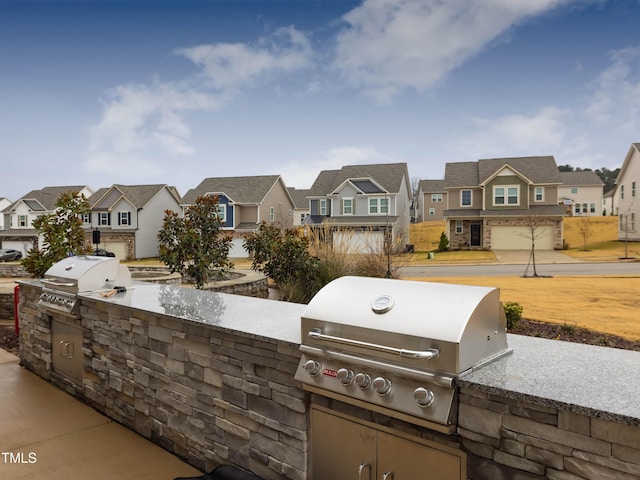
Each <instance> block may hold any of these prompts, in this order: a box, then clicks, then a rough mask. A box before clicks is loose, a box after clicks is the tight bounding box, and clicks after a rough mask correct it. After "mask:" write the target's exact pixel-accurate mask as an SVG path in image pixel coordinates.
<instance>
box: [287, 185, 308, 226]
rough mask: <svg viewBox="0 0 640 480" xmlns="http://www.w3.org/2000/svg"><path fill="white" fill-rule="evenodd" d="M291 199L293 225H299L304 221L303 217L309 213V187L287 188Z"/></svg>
mask: <svg viewBox="0 0 640 480" xmlns="http://www.w3.org/2000/svg"><path fill="white" fill-rule="evenodd" d="M287 190H289V195H291V200H293V226H294V227H299V226H300V225H302V224H303V223H304V220H305V218H307V216H308V215H309V200H307V195H309V189H304V190H301V189H297V188H293V187H289V188H287Z"/></svg>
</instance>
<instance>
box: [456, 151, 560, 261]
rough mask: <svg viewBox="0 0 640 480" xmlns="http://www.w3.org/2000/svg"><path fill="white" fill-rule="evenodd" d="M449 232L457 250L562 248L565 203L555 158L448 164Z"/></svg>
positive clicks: (526, 158) (490, 160) (523, 158)
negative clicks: (560, 199)
mask: <svg viewBox="0 0 640 480" xmlns="http://www.w3.org/2000/svg"><path fill="white" fill-rule="evenodd" d="M444 182H445V188H446V191H447V207H446V210H445V211H444V218H445V220H446V232H447V236H448V237H449V244H450V246H451V247H452V248H472V249H492V250H498V249H509V250H520V249H523V250H527V249H531V243H532V239H533V240H534V241H535V247H536V248H537V249H559V248H562V243H563V238H562V219H563V217H564V216H565V215H566V211H565V207H564V206H562V205H558V189H559V187H560V186H561V184H562V179H561V178H560V175H559V171H558V166H557V165H556V161H555V159H554V158H553V157H552V156H544V157H519V158H492V159H485V160H478V161H476V162H459V163H447V164H446V166H445V178H444Z"/></svg>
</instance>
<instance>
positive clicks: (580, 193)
mask: <svg viewBox="0 0 640 480" xmlns="http://www.w3.org/2000/svg"><path fill="white" fill-rule="evenodd" d="M560 181H561V182H562V185H560V186H559V187H558V202H560V203H562V205H564V206H565V207H566V209H567V215H569V216H585V215H587V216H600V215H602V198H603V188H604V182H603V181H602V180H601V179H600V177H598V175H596V174H595V172H592V171H590V170H579V171H574V172H560Z"/></svg>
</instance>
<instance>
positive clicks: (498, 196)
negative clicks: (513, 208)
mask: <svg viewBox="0 0 640 480" xmlns="http://www.w3.org/2000/svg"><path fill="white" fill-rule="evenodd" d="M519 190H520V187H517V186H515V187H493V204H494V205H519V204H520V199H519V195H518V193H519Z"/></svg>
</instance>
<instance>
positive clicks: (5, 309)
mask: <svg viewBox="0 0 640 480" xmlns="http://www.w3.org/2000/svg"><path fill="white" fill-rule="evenodd" d="M13 301H14V300H13V289H11V292H10V293H9V292H4V291H0V320H8V319H11V318H13Z"/></svg>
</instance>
